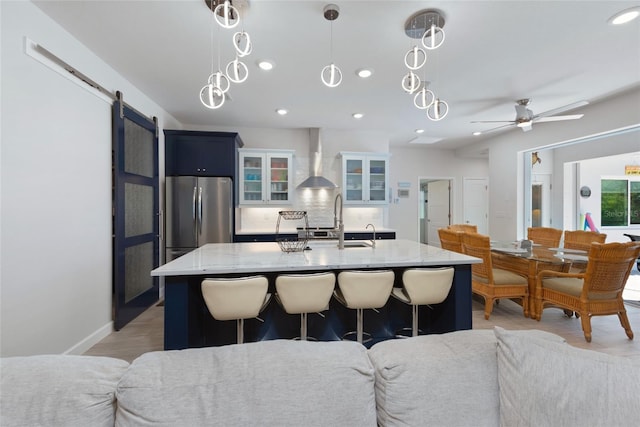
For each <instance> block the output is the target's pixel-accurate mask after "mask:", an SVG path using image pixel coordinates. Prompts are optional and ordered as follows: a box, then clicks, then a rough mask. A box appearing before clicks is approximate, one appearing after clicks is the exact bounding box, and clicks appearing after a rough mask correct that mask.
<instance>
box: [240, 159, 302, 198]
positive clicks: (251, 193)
mask: <svg viewBox="0 0 640 427" xmlns="http://www.w3.org/2000/svg"><path fill="white" fill-rule="evenodd" d="M238 153H239V162H240V165H239V166H240V167H239V175H240V181H239V185H238V191H239V193H240V194H239V195H238V200H239V204H241V205H264V204H268V205H289V204H291V203H292V195H293V191H292V190H293V188H292V187H293V150H255V149H245V148H240V149H238Z"/></svg>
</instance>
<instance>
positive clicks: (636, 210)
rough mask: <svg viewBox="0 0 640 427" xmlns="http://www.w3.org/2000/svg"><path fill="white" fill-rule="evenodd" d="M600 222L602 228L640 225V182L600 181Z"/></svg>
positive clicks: (623, 180)
mask: <svg viewBox="0 0 640 427" xmlns="http://www.w3.org/2000/svg"><path fill="white" fill-rule="evenodd" d="M601 191H602V195H601V202H600V206H601V210H600V214H601V218H602V219H601V221H602V226H603V227H628V226H629V225H640V181H631V180H627V179H603V180H602V181H601Z"/></svg>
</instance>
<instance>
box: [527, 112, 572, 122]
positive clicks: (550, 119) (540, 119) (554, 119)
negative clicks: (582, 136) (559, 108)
mask: <svg viewBox="0 0 640 427" xmlns="http://www.w3.org/2000/svg"><path fill="white" fill-rule="evenodd" d="M582 116H584V114H569V115H566V116H550V117H538V118H537V119H534V121H535V122H536V123H541V122H560V121H563V120H577V119H581V118H582Z"/></svg>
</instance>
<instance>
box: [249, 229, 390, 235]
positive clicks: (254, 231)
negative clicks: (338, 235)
mask: <svg viewBox="0 0 640 427" xmlns="http://www.w3.org/2000/svg"><path fill="white" fill-rule="evenodd" d="M310 228H314V227H310ZM395 231H396V230H395V229H393V228H378V227H376V233H392V232H395ZM280 232H281V233H283V234H296V233H297V232H298V230H296V229H284V230H280ZM344 232H345V233H373V229H371V228H368V229H367V228H349V229H345V230H344ZM236 234H237V235H245V234H276V230H275V229H273V228H272V229H268V230H266V229H252V230H236Z"/></svg>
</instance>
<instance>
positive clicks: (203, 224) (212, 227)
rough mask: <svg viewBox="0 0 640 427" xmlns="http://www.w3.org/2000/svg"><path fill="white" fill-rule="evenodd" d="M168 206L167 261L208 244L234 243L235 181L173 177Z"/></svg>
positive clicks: (167, 196) (168, 188) (168, 191)
mask: <svg viewBox="0 0 640 427" xmlns="http://www.w3.org/2000/svg"><path fill="white" fill-rule="evenodd" d="M166 206H167V209H166V225H167V232H166V234H165V235H166V244H165V247H166V252H165V260H166V262H169V261H171V260H173V259H175V258H177V257H179V256H181V255H183V254H185V253H187V252H189V251H191V250H193V249H195V248H197V247H200V246H202V245H204V244H206V243H230V242H232V239H233V181H232V180H231V178H222V177H201V176H169V177H167V179H166Z"/></svg>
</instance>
